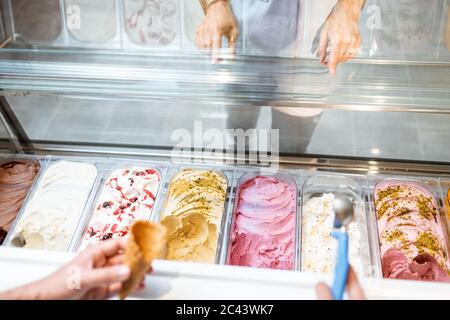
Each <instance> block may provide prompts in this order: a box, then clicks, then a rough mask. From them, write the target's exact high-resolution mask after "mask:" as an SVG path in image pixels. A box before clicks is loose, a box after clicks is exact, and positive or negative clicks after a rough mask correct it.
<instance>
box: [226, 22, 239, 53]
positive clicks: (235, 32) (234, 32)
mask: <svg viewBox="0 0 450 320" xmlns="http://www.w3.org/2000/svg"><path fill="white" fill-rule="evenodd" d="M238 37H239V29H238V28H237V27H234V28H233V29H231V31H230V33H229V35H228V49H230V50H231V55H233V56H235V55H236V48H237V40H238Z"/></svg>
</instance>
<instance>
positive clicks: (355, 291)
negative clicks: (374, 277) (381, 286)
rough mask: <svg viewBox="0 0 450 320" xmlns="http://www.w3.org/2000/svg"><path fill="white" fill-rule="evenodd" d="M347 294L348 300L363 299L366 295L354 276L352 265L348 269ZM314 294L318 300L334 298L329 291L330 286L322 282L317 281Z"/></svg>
mask: <svg viewBox="0 0 450 320" xmlns="http://www.w3.org/2000/svg"><path fill="white" fill-rule="evenodd" d="M346 289H347V294H348V298H349V299H350V300H365V299H366V296H365V295H364V291H363V289H362V287H361V285H360V283H359V281H358V277H357V276H356V272H355V270H353V268H352V266H350V269H349V271H348V277H347V287H346ZM316 295H317V299H319V300H334V298H333V294H332V293H331V289H330V287H329V286H328V285H327V284H326V283H324V282H319V283H318V284H317V285H316Z"/></svg>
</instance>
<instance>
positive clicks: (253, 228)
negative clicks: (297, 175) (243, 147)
mask: <svg viewBox="0 0 450 320" xmlns="http://www.w3.org/2000/svg"><path fill="white" fill-rule="evenodd" d="M234 202H235V203H234V208H233V212H232V217H231V227H230V233H229V239H228V250H227V261H226V264H229V265H235V266H246V267H254V268H268V269H280V270H294V269H295V268H296V261H297V260H298V259H297V249H296V243H297V238H298V227H297V226H298V221H299V220H298V189H297V184H296V182H295V181H294V179H293V178H292V177H290V176H288V175H285V174H276V175H259V174H256V173H246V174H243V175H242V176H241V177H240V179H239V181H238V183H237V186H236V192H235V200H234Z"/></svg>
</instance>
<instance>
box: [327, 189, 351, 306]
mask: <svg viewBox="0 0 450 320" xmlns="http://www.w3.org/2000/svg"><path fill="white" fill-rule="evenodd" d="M333 210H334V214H335V217H334V225H333V231H332V232H331V235H332V236H333V237H334V238H335V239H336V240H337V241H338V250H337V259H336V267H335V271H334V281H333V286H332V288H331V291H332V293H333V297H334V299H336V300H342V298H343V296H344V291H345V285H346V283H347V276H348V270H349V268H350V265H349V263H348V234H347V226H348V225H349V224H350V222H352V220H353V216H354V209H353V202H352V201H351V200H350V199H349V198H348V196H346V195H344V194H335V198H334V202H333Z"/></svg>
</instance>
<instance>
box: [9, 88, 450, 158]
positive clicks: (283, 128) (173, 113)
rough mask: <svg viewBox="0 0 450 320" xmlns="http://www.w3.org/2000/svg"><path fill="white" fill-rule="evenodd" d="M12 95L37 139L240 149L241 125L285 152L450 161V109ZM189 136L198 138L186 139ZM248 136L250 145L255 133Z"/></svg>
mask: <svg viewBox="0 0 450 320" xmlns="http://www.w3.org/2000/svg"><path fill="white" fill-rule="evenodd" d="M7 100H8V102H9V104H10V105H11V108H12V110H13V111H14V113H15V114H16V116H17V119H18V121H19V123H20V125H21V126H23V129H24V131H25V132H26V134H27V135H28V137H29V138H30V140H31V141H32V142H35V143H43V142H49V143H73V144H83V143H87V144H94V145H108V146H121V147H123V146H125V147H137V148H139V147H141V148H156V147H157V148H166V149H167V148H168V149H170V148H173V147H176V146H180V143H181V142H183V143H185V142H186V143H188V144H189V146H193V145H194V143H195V146H196V147H200V146H203V147H205V148H206V149H208V148H212V147H211V144H209V143H210V142H209V140H208V139H207V137H210V135H211V134H214V133H215V132H218V134H219V137H220V138H221V139H223V140H222V141H221V142H222V143H223V144H221V145H220V147H223V148H225V149H233V150H234V149H235V147H236V141H235V140H234V137H235V135H236V133H237V131H236V130H237V129H242V130H243V132H246V131H247V130H249V129H257V131H256V132H259V133H261V134H263V135H267V139H268V140H270V139H271V138H273V139H275V138H274V136H273V135H272V133H273V132H272V131H271V130H272V129H275V130H278V133H279V149H280V153H281V154H289V155H301V154H306V155H327V156H343V157H364V158H376V159H398V160H413V161H437V162H447V161H448V159H450V148H448V147H446V146H448V141H450V131H449V130H448V123H449V122H450V115H448V114H427V113H406V112H370V111H346V110H320V109H308V108H275V107H274V108H270V107H262V106H261V107H257V106H252V105H249V104H248V105H244V104H242V105H223V106H221V105H210V104H201V103H197V104H192V103H189V102H183V101H177V100H174V101H135V100H114V101H113V100H97V99H83V98H74V97H72V98H70V97H64V96H33V95H28V96H14V97H12V96H9V97H7ZM225 129H232V131H231V132H228V131H226V130H225ZM211 130H215V131H211ZM183 134H187V135H188V136H189V137H191V138H192V139H191V140H189V141H187V140H183V139H181V137H182V136H183ZM195 137H200V143H201V144H198V142H195V141H194V138H195ZM230 137H231V138H230ZM246 138H247V140H246V142H245V143H246V144H245V146H246V147H247V149H248V147H249V141H250V140H249V139H250V138H249V136H246ZM203 139H206V140H203ZM182 140H183V141H182Z"/></svg>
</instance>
